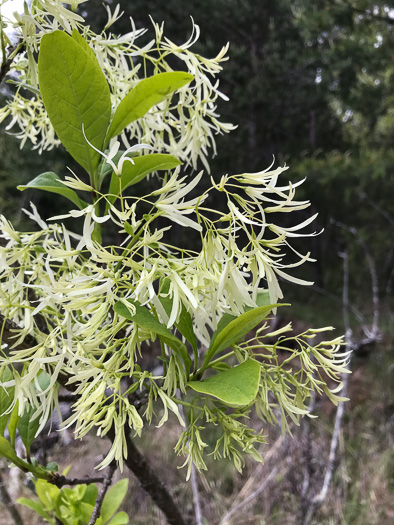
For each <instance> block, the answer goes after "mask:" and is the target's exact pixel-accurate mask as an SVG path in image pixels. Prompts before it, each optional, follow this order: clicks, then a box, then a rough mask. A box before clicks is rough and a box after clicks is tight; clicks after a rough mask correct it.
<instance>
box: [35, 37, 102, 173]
mask: <svg viewBox="0 0 394 525" xmlns="http://www.w3.org/2000/svg"><path fill="white" fill-rule="evenodd" d="M74 37H75V38H72V37H70V36H69V35H67V34H66V33H65V32H63V31H54V32H53V33H49V34H46V35H44V36H43V37H42V39H41V46H40V53H39V56H38V76H39V84H40V91H41V96H42V99H43V102H44V105H45V109H46V110H47V113H48V116H49V118H50V120H51V123H52V125H53V127H54V129H55V131H56V133H57V135H58V137H59V139H60V140H61V142H62V143H63V144H64V146H65V147H66V148H67V150H68V151H69V153H70V154H71V155H72V156H73V157H74V159H75V160H76V161H77V162H79V164H81V166H83V167H84V168H85V169H86V171H87V172H88V173H89V174H90V175H91V176H92V175H93V173H94V171H95V168H96V167H97V166H98V163H99V161H100V154H99V153H98V152H97V151H95V150H94V149H93V148H92V147H91V146H89V144H88V143H87V141H86V139H85V137H84V135H83V132H82V126H84V129H85V134H86V136H87V138H88V139H89V141H90V142H91V143H92V144H93V145H94V146H95V147H96V148H97V149H99V150H101V149H103V145H104V139H105V135H106V132H107V129H108V125H109V121H110V116H111V99H110V91H109V87H108V83H107V81H106V79H105V76H104V74H103V72H102V71H101V68H100V65H99V63H98V61H97V59H96V57H95V56H94V53H93V52H92V51H91V50H90V49H89V50H87V49H86V46H83V45H81V41H80V38H79V37H76V35H74Z"/></svg>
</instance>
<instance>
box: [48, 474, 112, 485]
mask: <svg viewBox="0 0 394 525" xmlns="http://www.w3.org/2000/svg"><path fill="white" fill-rule="evenodd" d="M48 482H49V483H51V484H52V485H55V486H56V487H57V488H59V489H61V488H62V487H64V486H65V485H69V486H71V487H73V486H75V485H90V483H104V482H105V478H103V477H102V476H101V477H96V478H93V477H92V478H82V479H81V478H66V477H65V476H62V475H61V474H57V472H54V473H53V475H51V476H49V477H48Z"/></svg>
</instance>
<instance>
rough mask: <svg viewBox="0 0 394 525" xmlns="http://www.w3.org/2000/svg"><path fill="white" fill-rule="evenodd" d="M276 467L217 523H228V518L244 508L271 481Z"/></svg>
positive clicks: (276, 470)
mask: <svg viewBox="0 0 394 525" xmlns="http://www.w3.org/2000/svg"><path fill="white" fill-rule="evenodd" d="M278 470H279V469H278V467H274V468H273V469H272V470H271V472H270V473H269V474H268V476H267V477H266V478H265V480H264V482H263V483H262V484H261V485H260V486H259V487H258V488H257V489H256V490H255V491H254V492H252V494H250V495H249V496H248V497H247V498H246V499H245V500H244V501H242V502H241V503H239V504H238V505H237V506H236V507H233V508H232V509H231V510H230V511H229V512H227V514H225V515H224V516H223V518H222V519H221V521H220V523H219V525H226V524H228V523H229V519H230V518H231V517H232V516H234V514H236V513H237V512H239V511H240V510H241V509H245V507H247V506H248V505H249V504H250V503H251V502H252V501H253V500H254V499H255V498H257V496H258V495H259V494H260V493H261V492H263V490H264V489H265V488H266V486H267V485H268V483H269V482H270V481H271V479H272V478H273V477H274V476H276V474H277V472H278Z"/></svg>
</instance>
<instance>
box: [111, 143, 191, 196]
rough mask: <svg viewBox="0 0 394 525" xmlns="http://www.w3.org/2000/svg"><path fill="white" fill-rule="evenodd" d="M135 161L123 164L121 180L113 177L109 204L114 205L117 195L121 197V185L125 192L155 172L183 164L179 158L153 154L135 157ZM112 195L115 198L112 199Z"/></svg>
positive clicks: (115, 176)
mask: <svg viewBox="0 0 394 525" xmlns="http://www.w3.org/2000/svg"><path fill="white" fill-rule="evenodd" d="M133 161H134V164H132V163H131V162H129V161H126V162H125V163H124V164H123V169H122V175H121V177H120V179H119V177H118V176H117V175H115V174H113V175H112V177H111V183H110V186H109V190H108V193H109V194H110V195H111V197H109V199H108V200H109V202H111V203H112V202H114V201H115V199H116V197H115V195H119V192H120V186H121V185H122V191H124V190H125V189H126V188H128V187H129V186H132V185H133V184H137V182H140V181H141V180H142V179H143V178H145V177H146V176H147V175H149V174H150V173H153V172H154V171H167V170H172V169H173V168H176V167H177V166H179V165H180V164H182V163H181V162H180V161H179V160H178V159H177V158H175V157H173V156H172V155H166V154H164V153H163V154H162V153H152V154H151V155H143V156H141V157H134V158H133ZM112 195H114V196H113V197H112Z"/></svg>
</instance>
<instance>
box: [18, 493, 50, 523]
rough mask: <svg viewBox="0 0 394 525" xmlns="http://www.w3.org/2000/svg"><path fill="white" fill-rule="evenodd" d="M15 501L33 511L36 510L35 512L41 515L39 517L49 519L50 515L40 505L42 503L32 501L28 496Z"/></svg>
mask: <svg viewBox="0 0 394 525" xmlns="http://www.w3.org/2000/svg"><path fill="white" fill-rule="evenodd" d="M16 502H17V503H19V504H20V505H24V506H25V507H28V508H29V509H31V510H34V512H37V514H38V515H39V516H41V518H44V520H47V521H49V520H50V516H49V514H48V513H47V512H46V511H45V508H44V506H43V505H42V503H39V502H38V501H34V500H32V499H28V498H19V499H17V500H16Z"/></svg>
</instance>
